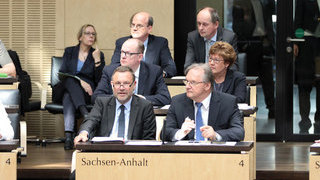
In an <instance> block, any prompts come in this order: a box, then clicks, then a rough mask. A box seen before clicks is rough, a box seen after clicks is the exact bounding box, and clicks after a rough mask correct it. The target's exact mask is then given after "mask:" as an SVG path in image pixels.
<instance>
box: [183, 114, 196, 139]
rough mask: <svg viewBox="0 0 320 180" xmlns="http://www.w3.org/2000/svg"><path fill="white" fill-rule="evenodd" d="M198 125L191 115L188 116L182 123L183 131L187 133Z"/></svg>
mask: <svg viewBox="0 0 320 180" xmlns="http://www.w3.org/2000/svg"><path fill="white" fill-rule="evenodd" d="M195 127H196V124H195V123H194V120H191V119H190V118H189V117H187V118H186V119H185V120H184V123H183V124H182V125H181V131H182V132H183V133H184V134H185V135H187V134H189V132H190V131H191V130H192V129H194V128H195Z"/></svg>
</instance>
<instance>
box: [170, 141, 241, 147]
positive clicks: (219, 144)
mask: <svg viewBox="0 0 320 180" xmlns="http://www.w3.org/2000/svg"><path fill="white" fill-rule="evenodd" d="M236 143H237V142H232V141H230V142H212V143H211V142H210V141H200V142H194V141H191V142H190V141H177V142H176V143H175V145H177V146H235V145H236Z"/></svg>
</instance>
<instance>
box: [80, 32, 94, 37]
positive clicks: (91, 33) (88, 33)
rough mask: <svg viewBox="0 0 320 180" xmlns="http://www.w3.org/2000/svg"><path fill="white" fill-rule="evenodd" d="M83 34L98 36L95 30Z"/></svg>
mask: <svg viewBox="0 0 320 180" xmlns="http://www.w3.org/2000/svg"><path fill="white" fill-rule="evenodd" d="M83 34H84V35H86V36H90V35H92V36H96V35H97V33H95V32H84V33H83Z"/></svg>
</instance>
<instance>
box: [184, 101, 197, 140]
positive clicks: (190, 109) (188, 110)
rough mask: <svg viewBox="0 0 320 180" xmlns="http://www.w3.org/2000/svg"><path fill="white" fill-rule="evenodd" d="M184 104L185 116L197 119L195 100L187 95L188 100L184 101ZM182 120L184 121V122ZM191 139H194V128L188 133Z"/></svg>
mask: <svg viewBox="0 0 320 180" xmlns="http://www.w3.org/2000/svg"><path fill="white" fill-rule="evenodd" d="M183 104H184V108H185V111H184V112H185V115H184V116H185V118H186V117H189V118H190V119H191V120H194V121H195V120H196V117H195V115H194V106H193V101H192V100H191V99H189V98H188V97H186V101H185V102H184V103H183ZM183 122H184V119H183ZM183 122H182V123H183ZM188 137H189V139H194V130H192V131H191V132H190V133H189V134H188Z"/></svg>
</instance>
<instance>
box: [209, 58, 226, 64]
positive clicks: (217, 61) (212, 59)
mask: <svg viewBox="0 0 320 180" xmlns="http://www.w3.org/2000/svg"><path fill="white" fill-rule="evenodd" d="M221 61H224V60H221V59H218V58H209V62H211V63H215V64H218V63H220V62H221Z"/></svg>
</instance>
